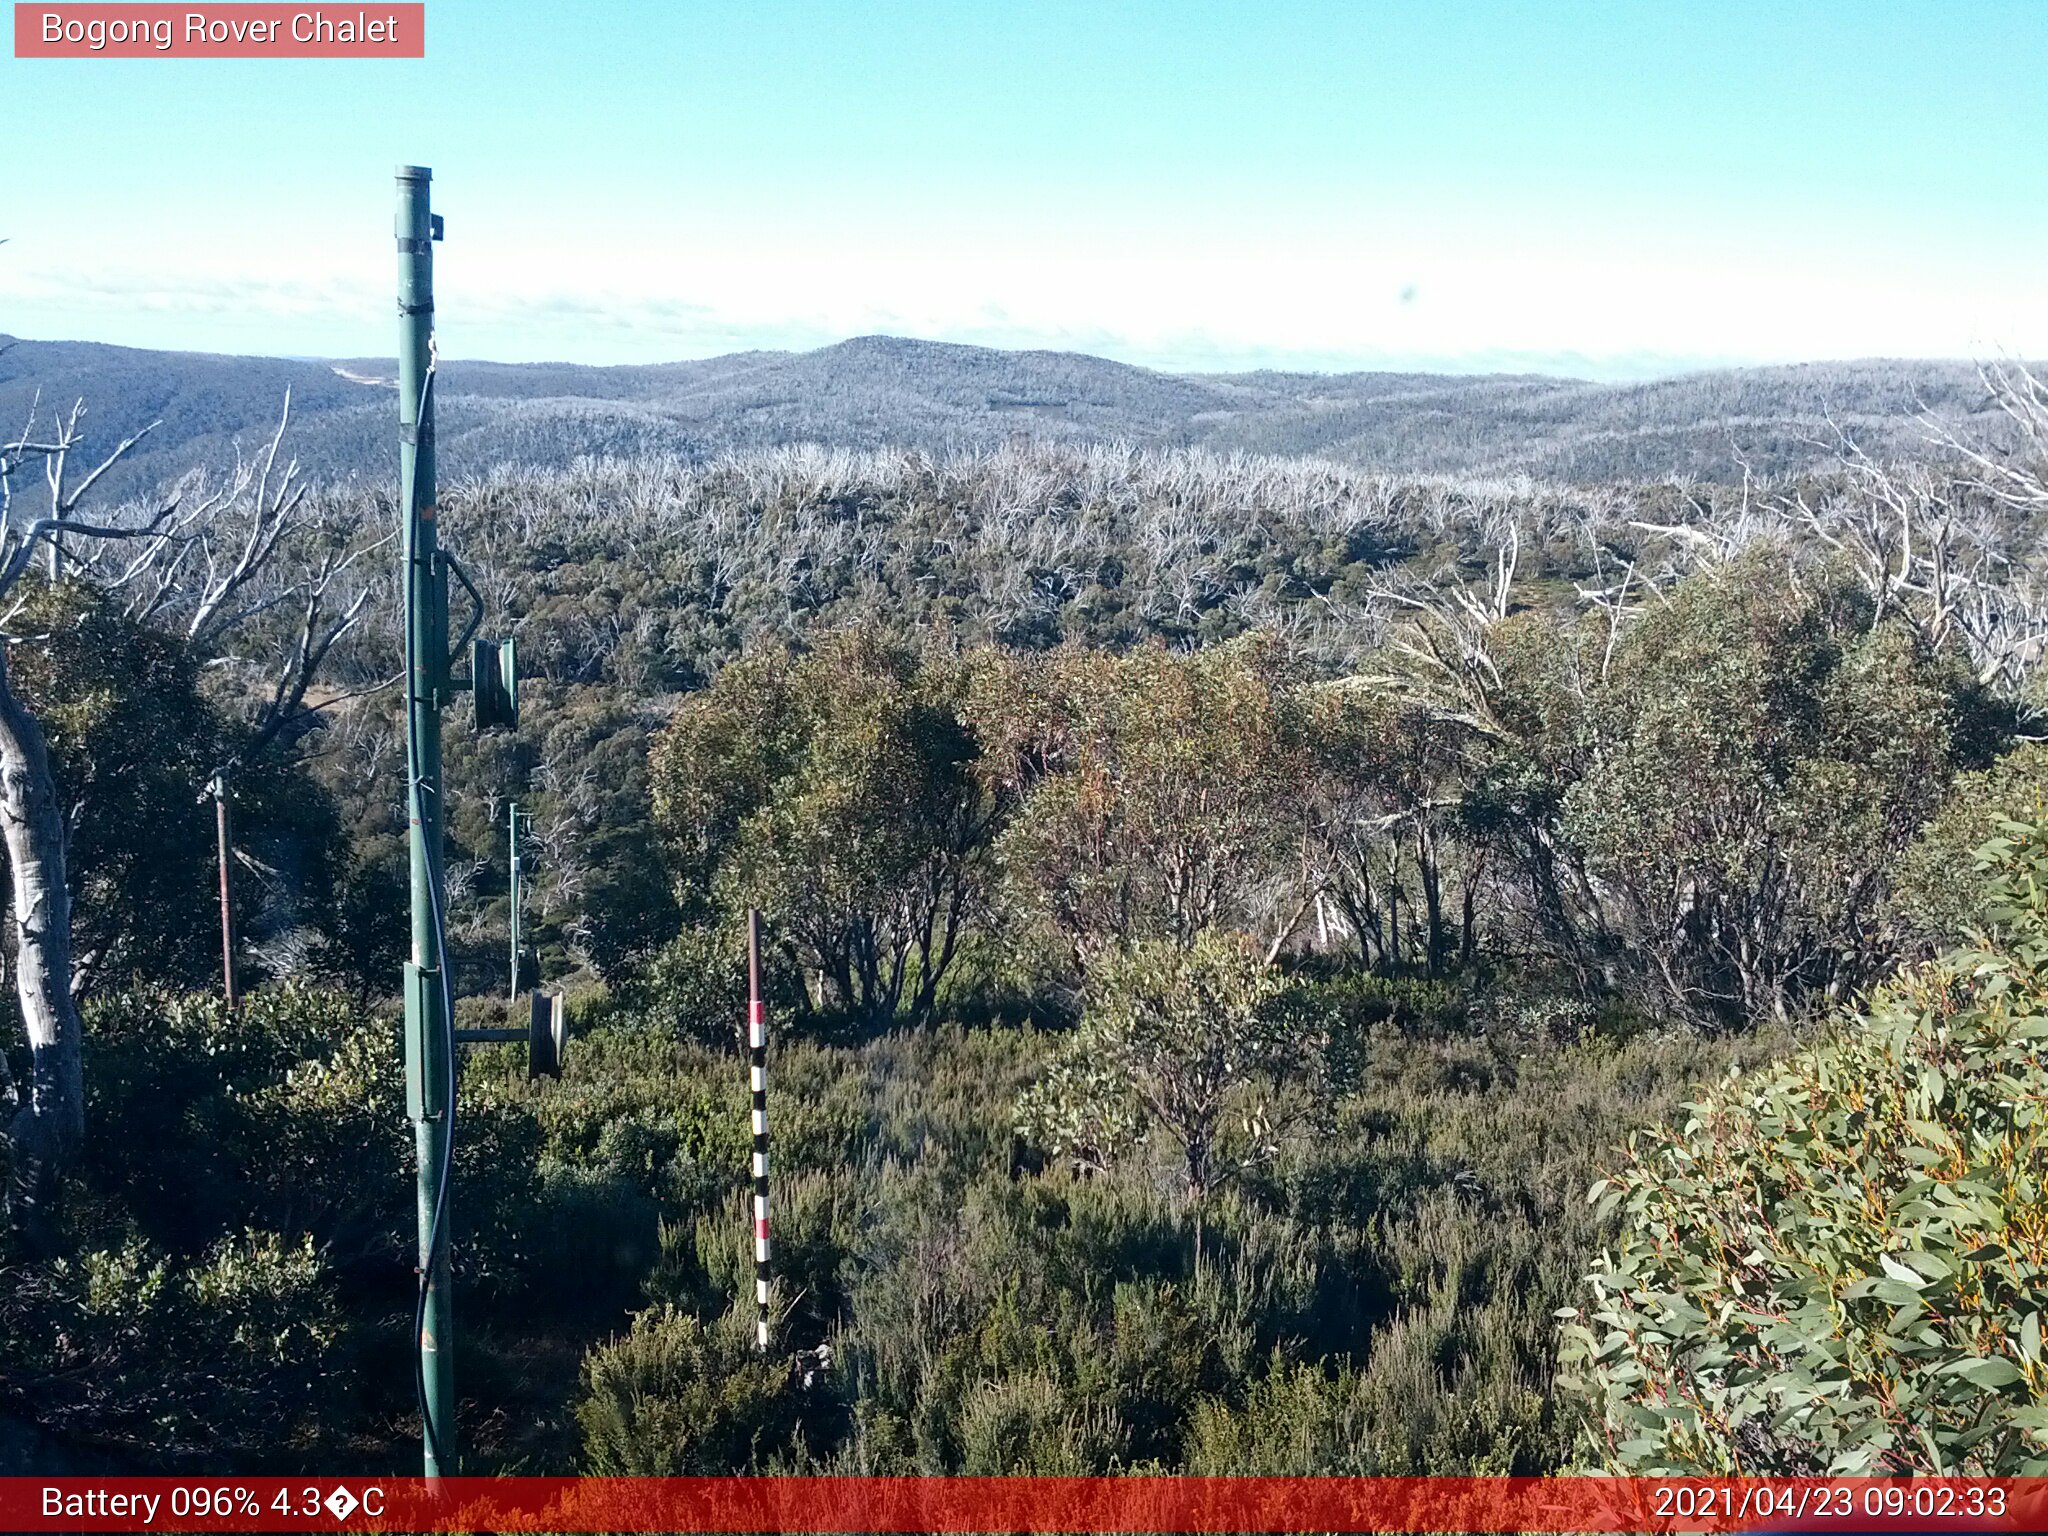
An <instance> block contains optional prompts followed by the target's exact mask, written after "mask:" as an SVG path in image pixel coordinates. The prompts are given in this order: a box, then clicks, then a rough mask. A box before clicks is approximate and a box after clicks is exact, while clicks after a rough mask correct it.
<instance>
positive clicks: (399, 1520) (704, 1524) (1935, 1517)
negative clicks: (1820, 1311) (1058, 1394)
mask: <svg viewBox="0 0 2048 1536" xmlns="http://www.w3.org/2000/svg"><path fill="white" fill-rule="evenodd" d="M0 1529H4V1530H7V1531H364V1532H398V1531H563V1532H568V1531H590V1532H610V1531H618V1532H640V1531H722V1532H723V1531H782V1532H795V1531H801V1532H841V1531H844V1532H855V1531H866V1532H911V1531H934V1532H938V1531H945V1532H966V1531H1076V1532H1108V1531H1130V1532H1169V1531H1204V1532H1206V1531H1262V1532H1263V1531H1272V1532H1283V1531H1289V1532H1291V1531H1389V1532H1391V1531H1404V1532H1405V1531H1644V1532H1662V1531H1673V1532H1677V1531H1831V1532H1837V1533H1841V1536H1848V1533H1851V1532H1859V1531H1871V1532H1876V1531H1895V1532H1909V1531H1925V1532H1934V1531H1986V1532H1991V1531H2043V1530H2048V1478H2009V1479H1979V1478H1896V1479H1894V1478H1748V1477H1740V1478H1612V1477H1560V1478H1488V1477H1477V1478H1457V1477H1421V1478H1398V1477H1397V1478H1352V1477H649V1478H634V1477H618V1478H603V1477H596V1478H546V1477H535V1478H481V1477H478V1478H462V1477H458V1478H446V1479H443V1480H441V1481H439V1482H436V1483H429V1482H426V1481H424V1480H422V1479H419V1478H275V1477H224V1478H211V1479H202V1478H176V1477H116V1478H86V1477H52V1478H29V1477H17V1478H0Z"/></svg>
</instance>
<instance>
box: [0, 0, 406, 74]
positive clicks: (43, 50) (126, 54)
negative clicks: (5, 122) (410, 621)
mask: <svg viewBox="0 0 2048 1536" xmlns="http://www.w3.org/2000/svg"><path fill="white" fill-rule="evenodd" d="M426 54H427V8H426V6H425V5H424V4H421V3H412V4H386V3H383V0H358V3H355V4H340V5H304V4H300V5H273V4H268V3H265V4H228V5H203V4H202V5H122V4H96V5H63V4H56V5H47V4H46V5H37V4H24V3H20V0H17V3H16V5H15V7H14V56H15V57H16V58H17V59H180V58H183V59H423V58H425V57H426Z"/></svg>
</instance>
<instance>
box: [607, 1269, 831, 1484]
mask: <svg viewBox="0 0 2048 1536" xmlns="http://www.w3.org/2000/svg"><path fill="white" fill-rule="evenodd" d="M796 1409H797V1404H796V1400H795V1394H794V1392H793V1391H792V1384H791V1381H790V1377H789V1371H788V1367H787V1366H786V1365H785V1364H784V1363H783V1362H782V1361H780V1360H776V1359H766V1358H763V1357H762V1356H760V1355H759V1354H757V1353H755V1350H754V1340H753V1329H752V1325H751V1323H750V1321H749V1320H748V1319H747V1318H746V1317H744V1316H743V1315H742V1314H741V1312H740V1311H739V1310H738V1309H735V1310H733V1311H732V1312H729V1313H727V1314H725V1315H723V1316H721V1317H720V1318H718V1319H717V1320H716V1321H714V1322H711V1323H704V1322H700V1321H699V1320H698V1319H697V1318H695V1317H692V1316H690V1315H689V1314H688V1313H686V1312H678V1311H676V1310H675V1309H673V1308H669V1307H656V1308H650V1309H649V1310H648V1311H645V1312H643V1313H641V1314H640V1315H639V1316H638V1317H636V1318H634V1319H633V1324H632V1327H631V1328H629V1329H628V1330H627V1331H626V1333H625V1334H624V1335H623V1336H622V1337H620V1338H618V1339H616V1340H614V1341H613V1342H611V1343H609V1344H606V1345H604V1346H603V1347H601V1348H599V1349H597V1350H594V1351H593V1352H592V1353H591V1355H590V1356H589V1358H588V1359H586V1360H585V1361H584V1364H583V1396H582V1399H581V1400H580V1401H579V1402H578V1403H577V1405H576V1421H577V1423H578V1425H580V1426H581V1428H582V1431H583V1459H584V1465H585V1467H586V1468H587V1469H588V1470H589V1471H590V1472H591V1473H592V1474H593V1475H595V1476H600V1477H688V1476H705V1475H710V1474H715V1473H721V1472H725V1471H728V1470H730V1469H731V1468H733V1467H739V1466H747V1465H749V1464H751V1463H753V1462H754V1461H755V1460H756V1459H757V1458H764V1457H766V1456H768V1455H770V1454H772V1453H773V1452H775V1451H777V1450H779V1449H782V1448H783V1447H784V1446H786V1445H787V1444H788V1443H789V1441H790V1440H791V1439H792V1437H793V1436H794V1434H795V1431H796Z"/></svg>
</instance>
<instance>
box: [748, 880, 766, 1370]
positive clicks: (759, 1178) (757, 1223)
mask: <svg viewBox="0 0 2048 1536" xmlns="http://www.w3.org/2000/svg"><path fill="white" fill-rule="evenodd" d="M747 1061H748V1064H749V1066H750V1067H751V1068H752V1072H753V1080H754V1301H755V1304H756V1305H757V1306H758V1307H759V1308H760V1314H759V1317H758V1318H757V1320H756V1322H755V1325H754V1343H755V1347H756V1348H758V1349H759V1350H760V1351H761V1353H762V1354H764V1355H765V1354H767V1353H768V1005H767V1004H766V1003H764V1002H762V1001H761V914H760V913H759V912H757V911H755V910H754V909H753V908H751V907H749V908H748V909H747Z"/></svg>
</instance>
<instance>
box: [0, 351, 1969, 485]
mask: <svg viewBox="0 0 2048 1536" xmlns="http://www.w3.org/2000/svg"><path fill="white" fill-rule="evenodd" d="M6 343H7V338H5V337H0V347H5V350H4V351H0V424H4V425H0V431H6V432H9V433H11V432H13V431H14V430H16V427H17V424H18V423H19V422H20V421H21V420H23V419H24V417H25V415H26V413H27V411H28V408H29V404H30V401H31V400H32V398H33V397H34V396H35V394H36V393H37V391H40V392H41V397H42V402H43V408H44V409H45V410H51V409H55V408H59V407H64V408H68V407H69V405H70V404H71V402H72V401H73V400H75V399H80V398H82V399H84V400H85V402H86V405H87V409H88V412H89V415H88V417H87V420H88V422H89V424H90V426H91V428H92V440H91V441H92V445H94V446H99V447H100V448H101V449H102V450H104V448H105V447H107V446H111V445H112V444H113V443H114V442H115V441H117V440H118V439H119V438H120V437H121V436H123V435H125V434H127V433H130V432H133V431H136V430H138V429H139V428H141V427H143V426H145V425H146V424H148V423H149V422H151V421H160V422H161V425H160V426H159V427H158V429H157V431H156V432H155V433H154V434H153V435H152V436H151V438H150V439H149V440H148V441H147V442H146V443H145V444H144V445H143V446H142V447H141V448H140V449H138V451H137V452H136V454H135V455H134V457H133V461H132V464H131V465H130V466H128V468H127V470H126V472H125V474H124V476H123V477H122V480H121V482H120V483H119V485H118V487H117V489H119V490H121V491H124V492H133V491H137V490H140V489H143V488H145V487H146V486H147V485H148V484H149V483H151V482H154V481H157V480H159V479H161V478H164V477H167V476H170V475H173V474H175V473H177V472H179V471H182V470H183V469H185V468H187V467H188V466H190V465H192V464H195V463H214V464H219V463H225V462H228V461H230V460H231V459H232V457H233V454H234V451H235V445H236V443H237V441H239V442H240V443H242V444H243V445H244V446H248V445H252V444H254V443H257V442H259V441H261V440H262V439H263V438H264V437H266V436H267V434H268V431H269V429H270V427H271V426H273V425H274V424H275V421H276V417H277V410H278V407H279V404H280V403H281V402H282V400H283V398H284V393H285V390H286V388H287V387H289V388H290V390H291V393H292V411H293V419H294V427H293V431H292V435H291V439H290V441H291V445H292V448H293V450H294V451H295V452H296V453H297V454H298V456H299V458H300V459H301V461H302V462H303V463H304V464H305V465H306V467H307V468H308V470H309V471H311V472H312V473H314V474H316V475H319V476H322V477H334V478H349V477H359V478H364V479H371V480H376V479H381V478H383V477H385V476H386V475H388V474H389V473H390V472H391V467H392V464H393V462H394V457H395V448H394V434H393V431H392V427H393V402H392V390H393V388H394V387H395V385H394V365H393V364H392V363H391V362H390V361H389V360H387V359H344V360H339V361H328V360H321V359H285V358H266V357H225V356H217V355H214V354H210V353H197V352H153V351H144V350H140V349H136V348H129V347H111V346H102V345H98V344H95V343H88V342H45V341H19V342H15V343H14V344H13V345H12V346H6ZM437 388H438V389H439V391H440V399H439V406H440V417H439V425H440V436H441V463H442V472H443V474H444V475H461V474H464V473H470V472H475V471H479V470H482V469H484V468H486V467H488V466H490V465H493V464H498V463H506V462H514V463H535V464H559V463H564V462H567V461H570V460H572V459H574V458H576V457H578V456H580V455H585V454H621V455H630V454H635V453H640V452H644V451H648V450H666V451H672V452H678V453H682V454H687V455H693V456H694V455H703V454H709V453H715V452H717V451H718V450H720V449H724V448H732V447H747V446H760V445H770V444H778V443H788V442H799V441H814V442H823V443H829V444H834V445H841V446H849V447H880V446H893V445H908V446H918V447H928V448H949V447H967V446H974V445H978V444H992V443H1000V442H1003V441H1005V440H1007V439H1009V438H1010V437H1012V436H1014V435H1018V434H1023V435H1026V436H1030V437H1042V438H1056V439H1066V440H1081V441H1105V440H1112V439H1121V440H1126V441H1130V442H1133V443H1140V444H1149V445H1167V444H1200V445H1203V446H1208V447H1212V448H1217V449H1222V450H1233V449H1240V450H1245V451H1250V452H1257V453H1271V454H1283V455H1296V454H1313V455H1319V456H1323V457H1328V458H1332V459H1337V460H1340V461H1343V462H1346V463H1350V464H1355V465H1360V466H1363V467H1367V468H1372V469H1382V470H1389V471H1402V472H1424V473H1436V472H1442V473H1458V474H1483V475H1501V474H1520V473H1527V474H1530V475H1533V476H1536V477H1539V478H1545V479H1555V480H1563V481H1578V482H1590V481H1600V480H1611V479H1662V478H1665V477H1667V476H1671V475H1694V476H1699V477H1701V478H1707V479H1728V478H1733V477H1735V476H1738V475H1739V474H1740V473H1741V470H1740V465H1739V463H1738V457H1739V458H1740V460H1743V461H1747V462H1748V463H1749V465H1750V466H1751V467H1752V468H1753V469H1754V470H1755V471H1756V472H1758V473H1775V472H1780V471H1785V470H1790V469H1796V468H1799V467H1801V466H1803V465H1806V464H1808V463H1812V462H1815V461H1817V460H1819V459H1820V458H1822V457H1824V454H1823V453H1822V451H1821V450H1820V449H1819V448H1817V447H1816V446H1815V440H1816V439H1821V438H1826V437H1828V436H1830V435H1831V428H1830V425H1829V423H1830V421H1831V420H1832V422H1833V423H1835V424H1837V425H1839V426H1840V427H1842V428H1843V429H1844V430H1847V431H1849V432H1851V433H1852V434H1854V435H1855V436H1856V438H1857V439H1858V440H1859V441H1860V442H1862V443H1863V444H1864V446H1865V447H1866V448H1868V449H1870V450H1872V451H1884V450H1889V449H1910V448H1911V447H1912V446H1913V445H1914V444H1915V443H1917V442H1918V441H1919V440H1920V438H1921V435H1922V431H1921V428H1920V426H1919V424H1918V423H1919V419H1920V418H1921V416H1922V414H1923V413H1924V412H1925V411H1929V410H1931V411H1934V412H1936V413H1938V414H1940V415H1942V416H1944V417H1947V418H1950V419H1959V418H1968V417H1972V416H1975V415H1977V414H1978V413H1980V412H1982V411H1983V410H1984V409H1986V406H1987V402H1986V401H1985V399H1984V391H1983V389H1982V387H1981V385H1980V383H1979V381H1978V378H1977V373H1976V370H1975V368H1974V367H1972V366H1970V365H1968V364H1963V363H1927V362H1898V361H1886V360H1868V361H1860V362H1845V363H1818V364H1805V365H1800V366H1796V367H1777V368H1747V369H1735V370H1727V371H1721V372H1713V373H1699V374H1691V375H1686V376H1683V377H1678V378H1672V379H1664V380H1658V381H1654V382H1650V383H1634V384H1596V383H1589V382H1586V381H1583V380H1576V379H1558V378H1547V377H1540V376H1532V375H1505V374H1493V375H1473V376H1459V375H1448V374H1417V373H1346V374H1307V373H1275V372H1259V373H1243V374H1168V373H1158V372H1154V371H1152V370H1151V369H1146V368H1137V367H1133V366H1131V365H1129V364H1126V363H1117V362H1111V361H1109V360H1108V359H1105V358H1100V357H1090V356H1087V355H1085V354H1081V353H1073V352H1005V351H996V350H993V349H990V348H986V347H966V346H955V345H951V344H947V343H942V342H928V341H911V340H905V339H903V338H900V337H893V336H863V337H858V338H856V339H854V340H851V341H845V342H841V343H839V344H838V345H837V346H831V347H825V348H822V349H820V350H818V351H815V352H741V353H734V354H731V355H729V356H724V357H714V358H707V359H704V360H702V361H699V362H686V363H666V364H659V365H656V366H651V367H616V368H591V367H577V366H571V365H568V364H554V363H533V364H508V363H463V362H455V363H448V364H445V365H444V366H443V370H442V375H441V378H440V380H439V383H438V385H437Z"/></svg>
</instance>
